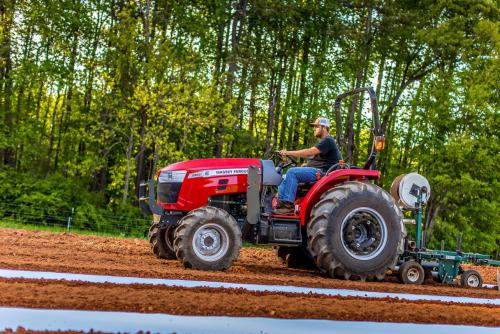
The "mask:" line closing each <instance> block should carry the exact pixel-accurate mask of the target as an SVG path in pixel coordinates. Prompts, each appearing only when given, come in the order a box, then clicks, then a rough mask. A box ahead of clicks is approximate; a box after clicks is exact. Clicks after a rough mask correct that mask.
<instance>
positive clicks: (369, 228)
mask: <svg viewBox="0 0 500 334" xmlns="http://www.w3.org/2000/svg"><path fill="white" fill-rule="evenodd" d="M340 230H341V234H340V235H341V239H342V246H343V247H344V250H345V251H346V252H347V253H348V254H349V255H350V256H352V257H353V258H355V259H358V260H370V259H373V258H375V257H376V256H377V255H379V254H380V252H382V250H383V249H384V247H385V244H386V242H387V225H386V223H385V220H384V219H383V218H382V216H381V215H380V214H379V213H378V212H377V211H375V210H373V209H371V208H366V207H362V208H356V209H354V210H352V211H351V212H349V214H348V215H347V216H346V217H345V218H344V220H343V221H342V224H341V227H340Z"/></svg>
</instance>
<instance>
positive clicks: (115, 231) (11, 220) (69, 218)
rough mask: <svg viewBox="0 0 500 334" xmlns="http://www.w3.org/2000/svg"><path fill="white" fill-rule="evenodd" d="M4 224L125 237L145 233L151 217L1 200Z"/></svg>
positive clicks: (0, 205)
mask: <svg viewBox="0 0 500 334" xmlns="http://www.w3.org/2000/svg"><path fill="white" fill-rule="evenodd" d="M0 223H1V224H2V225H3V226H20V225H22V226H26V227H30V228H33V229H40V230H43V229H56V230H66V231H84V232H88V233H95V234H110V235H118V236H123V237H145V236H146V234H147V231H148V228H149V226H150V224H151V220H150V219H146V218H144V219H141V218H135V217H134V218H130V217H127V216H113V215H106V214H99V213H97V212H95V211H93V212H85V211H84V209H82V208H71V209H69V210H68V209H62V208H53V207H39V206H35V205H31V204H17V203H5V202H0Z"/></svg>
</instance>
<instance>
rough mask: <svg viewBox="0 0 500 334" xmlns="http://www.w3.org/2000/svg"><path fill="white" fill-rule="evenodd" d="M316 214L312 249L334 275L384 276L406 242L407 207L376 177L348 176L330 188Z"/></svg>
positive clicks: (310, 230)
mask: <svg viewBox="0 0 500 334" xmlns="http://www.w3.org/2000/svg"><path fill="white" fill-rule="evenodd" d="M310 218H311V219H310V222H309V224H308V226H307V235H308V247H309V250H310V251H311V254H312V255H313V257H314V260H315V262H316V265H317V266H318V268H320V270H322V271H324V272H327V273H328V274H329V275H330V276H331V277H338V278H344V279H353V278H357V279H361V280H363V281H364V280H366V279H368V280H372V279H375V278H376V279H378V280H381V279H383V278H384V276H385V272H386V271H387V269H392V268H393V267H394V265H395V264H396V261H397V259H398V254H399V252H400V251H401V250H402V248H403V247H402V243H403V237H404V226H403V224H402V213H401V210H399V208H398V207H397V206H396V203H395V202H394V200H393V199H392V197H391V196H390V195H389V194H388V193H387V192H386V191H385V190H383V189H382V188H380V187H378V186H376V185H373V184H370V183H361V182H346V183H343V184H341V185H339V186H337V187H335V188H333V189H331V190H329V191H327V192H325V193H324V194H323V196H321V199H320V201H319V202H318V203H317V204H316V205H315V206H314V208H313V209H312V211H311V216H310Z"/></svg>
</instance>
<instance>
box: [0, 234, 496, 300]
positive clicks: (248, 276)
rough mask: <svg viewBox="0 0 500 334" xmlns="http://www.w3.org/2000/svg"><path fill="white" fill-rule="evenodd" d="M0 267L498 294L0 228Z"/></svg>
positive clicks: (262, 257) (257, 255) (258, 253)
mask: <svg viewBox="0 0 500 334" xmlns="http://www.w3.org/2000/svg"><path fill="white" fill-rule="evenodd" d="M0 268H4V269H21V270H37V271H56V272H69V273H83V274H100V275H115V276H137V277H154V278H172V279H188V280H205V281H220V282H238V283H256V284H277V285H296V286H307V287H322V288H347V289H357V290H366V291H383V292H402V293H416V294H440V295H450V296H467V297H483V298H500V292H499V291H495V290H492V289H480V288H478V289H466V288H462V287H458V286H450V285H443V284H437V283H434V284H427V285H421V286H408V285H403V284H400V283H398V282H397V280H396V279H395V278H394V277H390V276H388V277H387V279H386V281H385V282H356V281H344V280H336V279H332V278H329V277H326V276H325V275H323V274H321V273H319V272H318V271H314V270H299V269H288V268H286V267H285V266H284V265H283V264H281V263H280V261H279V260H278V259H277V257H276V256H275V254H274V251H273V250H272V249H264V248H243V249H242V250H241V252H240V257H239V259H238V261H236V262H235V264H234V265H233V266H232V267H231V268H230V269H229V270H227V271H224V272H206V271H199V270H192V269H185V268H183V267H182V265H181V264H180V263H179V262H178V261H175V260H173V261H168V260H159V259H157V258H155V257H154V256H153V255H152V254H151V251H150V249H149V244H148V242H147V241H145V240H141V239H123V238H111V237H100V236H92V235H79V234H74V233H51V232H39V231H26V230H16V229H0ZM477 269H478V270H480V271H481V274H482V275H483V277H485V278H490V277H495V275H496V271H495V268H494V267H491V268H487V267H478V268H477ZM486 282H488V281H486ZM489 282H490V283H494V282H493V281H489Z"/></svg>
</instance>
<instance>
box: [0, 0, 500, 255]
mask: <svg viewBox="0 0 500 334" xmlns="http://www.w3.org/2000/svg"><path fill="white" fill-rule="evenodd" d="M499 13H500V5H499V3H498V1H494V0H422V1H417V0H397V1H396V0H387V1H385V0H384V1H383V0H373V1H342V0H339V1H278V0H203V1H199V0H0V17H1V25H0V133H1V134H0V216H1V217H3V218H2V219H3V220H6V219H7V218H9V217H10V218H12V217H15V216H16V215H18V217H21V219H24V220H25V221H27V222H29V221H32V222H33V221H35V222H38V223H42V224H49V223H50V221H51V220H55V219H56V218H57V217H58V215H60V216H64V217H66V215H65V214H63V213H65V212H71V215H72V218H73V219H74V224H76V225H77V224H81V225H85V224H86V225H87V226H88V227H89V228H91V227H93V226H104V225H106V223H107V221H110V220H111V218H110V217H112V216H113V217H122V218H121V219H122V221H131V219H139V218H141V217H142V216H141V214H140V213H139V210H138V209H137V196H138V184H139V182H140V181H141V180H144V179H148V178H149V177H150V175H152V172H153V171H154V170H155V169H157V168H158V167H160V166H163V165H166V164H169V163H172V162H175V161H179V160H183V159H193V158H204V157H262V156H263V155H264V154H265V153H269V151H271V150H275V149H281V148H287V149H294V148H303V147H310V146H311V145H313V144H314V140H315V139H314V137H313V136H312V131H311V129H310V128H309V127H308V126H307V125H308V123H309V122H310V121H311V120H313V119H314V118H315V117H317V116H319V115H324V116H327V117H329V118H330V119H332V120H333V119H334V115H333V100H334V98H335V96H336V95H337V94H339V93H341V92H344V91H347V90H349V89H352V88H355V87H361V86H374V88H375V89H376V93H377V98H378V101H379V107H380V111H381V122H382V127H383V129H384V130H385V132H386V136H387V139H388V140H387V142H386V150H385V151H383V152H382V154H381V155H380V156H379V160H378V162H377V164H378V167H379V169H380V170H381V172H382V186H384V187H385V188H386V189H388V188H389V187H390V184H391V182H392V180H393V179H394V178H395V177H396V176H397V175H399V174H401V173H406V172H410V171H417V172H419V173H421V174H423V175H425V176H426V177H427V178H428V179H429V181H430V183H431V187H432V196H431V199H430V201H429V203H428V205H427V208H426V212H425V224H426V226H427V228H428V230H429V232H430V234H429V235H428V241H429V242H430V245H433V246H436V247H437V246H438V245H439V241H440V240H441V239H444V240H445V241H446V246H447V247H448V248H453V247H454V240H455V238H456V236H457V234H458V233H459V232H462V233H463V242H464V249H466V250H468V251H482V252H486V253H489V254H495V253H497V254H498V249H499V245H498V243H499V240H498V239H499V238H500V218H499V216H500V215H499V178H498V175H499V173H498V166H499V165H500V154H499V147H500V140H499V129H500V119H499V114H500V113H499V109H500V108H499V102H500V84H499V82H500V80H499V78H500V61H499V51H500V31H499V27H500V23H499V22H500V20H499ZM342 110H343V119H344V120H345V122H346V123H351V124H353V128H354V133H345V134H344V137H345V138H347V139H348V140H347V142H346V143H345V144H344V145H343V147H342V148H343V155H344V157H345V159H346V160H347V161H351V162H352V163H354V164H362V162H363V161H364V159H366V157H367V152H368V149H369V146H370V145H371V142H370V132H369V128H370V127H371V116H370V113H369V108H368V103H367V101H366V97H359V98H358V97H354V98H352V99H350V100H348V101H346V102H345V103H344V104H343V109H342ZM23 213H24V214H25V216H23V215H22V214H23ZM23 217H25V218H23ZM26 217H28V218H29V219H28V218H26ZM138 221H139V220H138ZM141 221H142V220H141ZM68 224H69V223H68ZM141 224H142V223H140V224H139V223H138V225H139V226H138V229H139V231H140V233H142V234H144V233H145V230H146V229H147V226H146V225H145V224H142V225H141ZM124 226H125V225H124ZM127 226H128V225H127ZM497 256H498V255H497Z"/></svg>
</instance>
